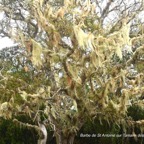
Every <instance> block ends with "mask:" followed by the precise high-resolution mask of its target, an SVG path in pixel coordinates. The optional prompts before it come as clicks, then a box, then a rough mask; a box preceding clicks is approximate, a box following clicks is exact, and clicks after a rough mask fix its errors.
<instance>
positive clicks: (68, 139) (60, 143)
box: [56, 134, 75, 144]
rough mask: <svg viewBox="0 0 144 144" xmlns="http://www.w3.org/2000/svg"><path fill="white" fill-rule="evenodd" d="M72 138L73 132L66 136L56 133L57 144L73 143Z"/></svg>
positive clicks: (73, 136)
mask: <svg viewBox="0 0 144 144" xmlns="http://www.w3.org/2000/svg"><path fill="white" fill-rule="evenodd" d="M74 138H75V134H70V135H68V136H64V135H63V134H57V136H56V143H57V144H73V143H74Z"/></svg>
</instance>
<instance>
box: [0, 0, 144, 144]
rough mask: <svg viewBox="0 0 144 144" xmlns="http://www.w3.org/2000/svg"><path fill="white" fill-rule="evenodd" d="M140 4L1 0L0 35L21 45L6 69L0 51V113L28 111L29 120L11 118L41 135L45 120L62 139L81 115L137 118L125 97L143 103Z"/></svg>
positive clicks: (121, 120) (69, 137) (124, 120)
mask: <svg viewBox="0 0 144 144" xmlns="http://www.w3.org/2000/svg"><path fill="white" fill-rule="evenodd" d="M143 8H144V4H143V1H139V0H136V1H133V2H130V3H128V4H126V3H125V2H124V0H121V1H118V0H115V1H108V2H105V3H103V2H101V1H98V0H97V1H96V2H90V0H85V1H84V0H78V1H73V0H64V1H59V0H54V1H51V0H50V1H45V0H35V1H33V0H25V1H19V0H13V1H10V0H2V1H1V2H0V10H1V11H2V12H3V14H4V18H3V20H2V21H1V28H0V32H1V36H8V37H10V38H12V39H13V40H15V41H16V42H17V43H18V44H19V47H21V48H22V50H21V51H20V52H18V50H17V52H18V53H19V54H18V55H17V56H16V57H14V61H12V65H10V67H12V69H11V71H9V72H8V71H7V68H6V66H7V63H8V57H6V60H5V63H3V61H4V59H3V58H2V59H1V67H2V69H1V76H0V77H1V79H0V81H1V85H0V93H1V94H2V95H1V97H0V103H1V105H0V116H1V117H4V118H5V119H15V117H16V116H17V115H21V114H22V115H27V116H29V118H30V119H31V120H32V121H33V122H34V125H29V124H24V123H21V122H20V121H17V120H16V119H15V120H14V122H18V123H19V124H21V125H23V126H24V125H25V126H26V127H30V128H35V129H36V130H37V131H38V133H39V135H40V139H42V138H43V137H44V138H45V139H44V140H46V139H47V132H46V129H45V128H44V129H43V128H42V127H45V126H44V125H49V126H51V127H52V128H53V130H54V132H55V133H54V135H55V137H56V139H57V143H62V144H67V143H73V140H74V137H75V135H76V133H77V132H78V131H79V130H80V128H81V127H82V126H83V125H84V123H85V122H86V120H87V118H90V119H91V120H92V119H95V118H97V119H99V120H100V121H102V120H103V119H104V120H105V121H107V122H108V123H111V122H112V123H115V124H117V125H120V124H121V125H123V126H126V125H128V126H132V125H134V124H137V125H139V126H141V125H143V120H140V121H134V120H132V119H130V118H129V117H128V116H127V109H128V108H129V107H130V106H131V105H140V106H141V107H142V108H143V101H142V100H141V97H142V95H143V93H144V75H143V65H142V63H143V60H144V43H143V40H144V34H143V23H142V21H141V20H140V19H138V18H137V16H138V15H139V14H141V12H143ZM109 19H112V20H109ZM10 26H12V27H11V28H10ZM21 48H19V49H21ZM1 57H3V54H2V56H1ZM12 60H13V58H12Z"/></svg>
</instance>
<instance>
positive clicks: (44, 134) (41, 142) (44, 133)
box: [38, 124, 47, 144]
mask: <svg viewBox="0 0 144 144" xmlns="http://www.w3.org/2000/svg"><path fill="white" fill-rule="evenodd" d="M39 128H40V130H41V132H42V136H40V138H39V139H38V144H46V142H47V130H46V127H45V125H43V124H39Z"/></svg>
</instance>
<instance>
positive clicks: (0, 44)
mask: <svg viewBox="0 0 144 144" xmlns="http://www.w3.org/2000/svg"><path fill="white" fill-rule="evenodd" d="M12 45H14V43H13V41H12V40H10V39H9V38H7V37H5V38H0V49H2V48H5V47H9V46H12Z"/></svg>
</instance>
